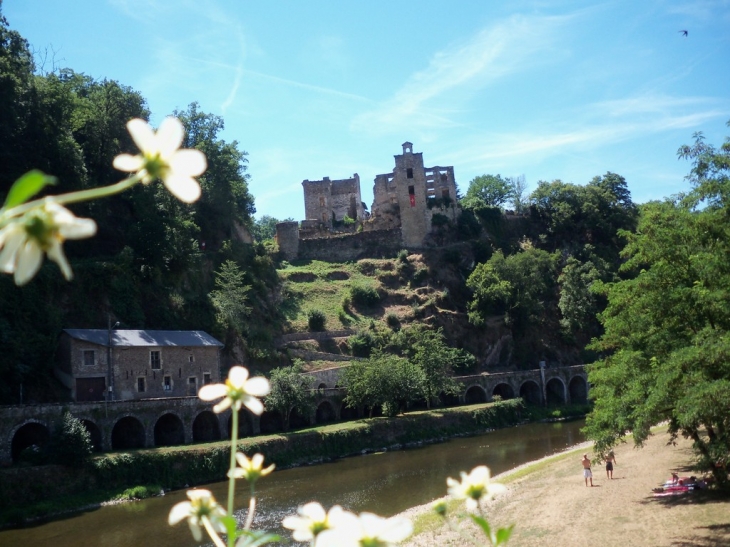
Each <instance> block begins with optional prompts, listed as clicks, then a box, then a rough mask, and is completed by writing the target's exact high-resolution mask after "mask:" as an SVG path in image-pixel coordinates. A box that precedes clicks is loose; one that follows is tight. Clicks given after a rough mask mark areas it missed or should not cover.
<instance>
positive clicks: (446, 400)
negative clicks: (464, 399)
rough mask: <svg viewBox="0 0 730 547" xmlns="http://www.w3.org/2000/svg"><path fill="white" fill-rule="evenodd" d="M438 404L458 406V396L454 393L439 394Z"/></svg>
mask: <svg viewBox="0 0 730 547" xmlns="http://www.w3.org/2000/svg"><path fill="white" fill-rule="evenodd" d="M439 402H440V403H441V405H442V406H457V405H458V404H459V396H458V395H456V394H454V393H446V392H444V391H442V392H441V393H439Z"/></svg>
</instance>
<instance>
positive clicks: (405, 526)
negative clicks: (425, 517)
mask: <svg viewBox="0 0 730 547" xmlns="http://www.w3.org/2000/svg"><path fill="white" fill-rule="evenodd" d="M330 524H331V526H332V527H331V528H330V529H328V530H325V531H323V532H322V533H321V534H320V535H319V536H318V537H317V542H316V544H315V545H316V546H317V547H391V546H393V545H396V544H397V543H400V542H401V541H403V540H404V539H406V538H407V537H408V536H410V535H411V534H412V533H413V524H411V521H410V520H408V519H406V518H403V517H392V518H383V517H379V516H378V515H374V514H373V513H361V514H360V516H359V517H357V516H355V515H353V514H352V513H349V512H347V511H342V513H340V514H338V515H336V516H334V517H332V518H330Z"/></svg>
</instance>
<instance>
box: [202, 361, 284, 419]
mask: <svg viewBox="0 0 730 547" xmlns="http://www.w3.org/2000/svg"><path fill="white" fill-rule="evenodd" d="M270 389H271V387H270V386H269V381H268V380H267V379H266V378H264V377H263V376H257V377H256V378H251V379H248V370H247V369H245V368H243V367H239V366H235V367H232V368H231V370H230V371H229V372H228V379H227V380H226V383H225V384H208V385H207V386H203V387H202V388H200V391H199V392H198V398H200V399H201V400H203V401H212V400H213V399H218V398H220V397H225V399H223V400H222V401H221V402H220V403H218V404H217V405H215V406H214V407H213V412H215V413H219V412H223V411H224V410H226V409H227V408H228V407H230V406H231V405H233V407H234V408H235V409H236V410H241V405H242V404H243V405H246V406H247V407H248V409H249V410H250V411H251V412H253V413H254V414H256V415H259V416H260V415H261V413H262V412H263V411H264V405H263V404H262V403H261V401H259V400H258V399H257V398H256V397H263V396H264V395H268V394H269V390H270Z"/></svg>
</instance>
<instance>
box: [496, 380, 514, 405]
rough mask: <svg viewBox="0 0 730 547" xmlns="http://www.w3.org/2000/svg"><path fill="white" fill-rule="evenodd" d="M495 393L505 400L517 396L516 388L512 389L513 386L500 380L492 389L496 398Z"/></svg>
mask: <svg viewBox="0 0 730 547" xmlns="http://www.w3.org/2000/svg"><path fill="white" fill-rule="evenodd" d="M495 395H499V396H500V397H501V398H502V399H503V400H505V401H506V400H507V399H514V398H515V390H514V389H512V386H511V385H509V384H507V383H505V382H500V383H499V384H497V385H496V386H494V389H493V390H492V398H494V396H495Z"/></svg>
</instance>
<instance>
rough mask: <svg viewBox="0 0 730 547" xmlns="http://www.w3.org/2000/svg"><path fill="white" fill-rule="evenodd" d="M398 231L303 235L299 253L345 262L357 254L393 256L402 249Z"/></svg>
mask: <svg viewBox="0 0 730 547" xmlns="http://www.w3.org/2000/svg"><path fill="white" fill-rule="evenodd" d="M401 246H402V244H401V233H400V230H399V229H398V228H394V229H391V230H377V231H362V232H359V233H355V234H342V235H331V236H329V237H322V238H313V239H302V240H300V241H299V255H298V257H299V258H300V259H303V260H331V261H336V262H344V261H347V260H357V259H359V258H371V257H373V258H374V257H378V258H379V257H382V256H395V255H396V254H397V253H398V251H399V250H400V249H401Z"/></svg>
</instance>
